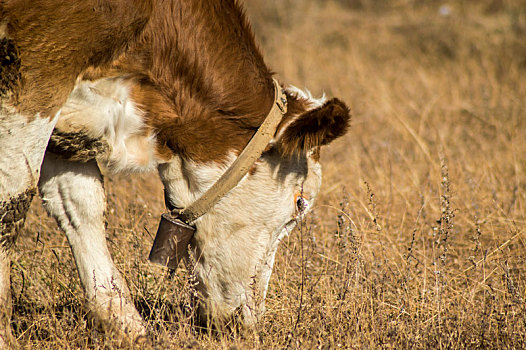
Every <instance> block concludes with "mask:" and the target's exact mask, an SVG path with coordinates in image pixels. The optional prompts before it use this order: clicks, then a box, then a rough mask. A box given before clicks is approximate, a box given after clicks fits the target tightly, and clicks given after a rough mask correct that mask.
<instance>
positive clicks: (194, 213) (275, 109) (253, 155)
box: [172, 79, 287, 224]
mask: <svg viewBox="0 0 526 350" xmlns="http://www.w3.org/2000/svg"><path fill="white" fill-rule="evenodd" d="M273 82H274V102H273V103H272V108H271V109H270V112H269V114H268V115H267V117H266V118H265V120H264V121H263V123H262V124H261V125H260V127H259V128H258V130H257V132H256V133H255V134H254V136H252V138H251V139H250V142H249V143H248V144H247V146H246V147H245V148H244V149H243V151H242V152H241V154H240V155H239V157H237V158H236V160H235V161H234V162H233V163H232V165H230V167H229V168H228V169H227V170H226V171H225V173H224V174H223V175H222V176H221V177H220V178H219V180H217V181H216V182H215V183H214V184H213V185H212V187H210V188H209V189H208V191H206V192H205V193H204V194H203V195H202V196H201V197H200V198H199V199H197V200H196V201H195V202H193V203H192V204H190V205H189V206H188V207H186V208H184V209H174V210H173V211H172V215H173V216H177V217H178V218H179V219H181V220H182V221H184V222H185V223H187V224H192V223H193V222H194V221H195V220H197V219H198V218H200V217H201V216H203V215H204V214H205V213H206V212H207V211H208V210H210V208H212V207H213V206H214V205H215V204H216V203H217V202H218V201H219V200H220V199H221V198H222V197H223V196H224V195H225V194H227V193H228V192H229V191H230V190H231V189H233V188H234V187H236V186H237V184H238V183H239V181H241V179H242V178H243V177H244V176H245V175H246V174H247V173H248V171H249V170H250V167H251V166H252V165H253V164H254V163H255V162H256V160H258V159H259V157H260V156H261V154H262V153H263V151H264V150H265V148H266V147H267V145H268V144H269V142H270V140H272V138H273V137H274V134H275V132H276V129H277V127H278V125H279V123H280V121H281V119H282V118H283V115H285V113H287V96H286V95H285V92H284V91H283V89H282V88H281V86H280V85H279V83H278V82H277V80H276V79H273Z"/></svg>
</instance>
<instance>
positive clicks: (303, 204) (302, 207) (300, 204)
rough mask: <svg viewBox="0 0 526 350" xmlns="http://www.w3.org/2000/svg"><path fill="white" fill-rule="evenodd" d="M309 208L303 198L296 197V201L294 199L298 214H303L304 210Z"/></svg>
mask: <svg viewBox="0 0 526 350" xmlns="http://www.w3.org/2000/svg"><path fill="white" fill-rule="evenodd" d="M308 206H309V203H308V202H307V200H306V199H305V198H303V197H298V199H296V208H297V209H298V211H299V212H300V213H303V212H305V210H307V208H308Z"/></svg>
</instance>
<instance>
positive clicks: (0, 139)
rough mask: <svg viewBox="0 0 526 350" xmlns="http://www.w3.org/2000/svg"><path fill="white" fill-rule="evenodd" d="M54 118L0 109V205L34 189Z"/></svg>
mask: <svg viewBox="0 0 526 350" xmlns="http://www.w3.org/2000/svg"><path fill="white" fill-rule="evenodd" d="M2 102H3V101H2ZM58 114H59V113H57V116H58ZM57 116H55V118H53V119H48V118H41V117H40V115H38V114H37V115H36V116H34V117H32V118H27V117H25V116H22V115H20V114H18V113H16V112H13V111H9V108H8V107H3V108H2V109H0V179H1V181H0V201H1V200H7V199H9V198H10V197H12V196H15V195H17V194H19V193H21V192H24V191H25V190H26V189H27V188H30V187H35V186H36V185H37V182H38V177H39V174H40V165H41V164H42V159H43V157H44V152H45V150H46V146H47V143H48V140H49V137H50V135H51V131H52V130H53V128H54V126H55V123H56V122H57V119H58V118H57Z"/></svg>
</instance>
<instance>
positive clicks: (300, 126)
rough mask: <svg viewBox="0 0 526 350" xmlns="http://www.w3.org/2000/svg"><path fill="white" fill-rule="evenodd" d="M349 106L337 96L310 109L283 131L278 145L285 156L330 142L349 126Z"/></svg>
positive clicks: (342, 133)
mask: <svg viewBox="0 0 526 350" xmlns="http://www.w3.org/2000/svg"><path fill="white" fill-rule="evenodd" d="M349 112H350V111H349V108H348V107H347V106H346V105H345V103H343V102H342V101H340V100H339V99H337V98H334V99H332V100H330V101H328V102H326V103H325V104H324V105H323V106H321V107H318V108H315V109H313V110H310V111H308V112H306V113H304V114H302V115H301V116H299V117H298V118H296V119H295V120H294V121H292V122H291V123H290V124H289V125H288V126H287V127H286V128H285V130H284V131H283V133H282V135H281V137H280V139H279V140H278V142H277V146H278V148H279V150H280V152H281V153H282V154H283V155H284V156H289V157H290V156H292V155H294V154H300V153H303V152H306V151H309V150H311V149H313V148H315V147H320V146H323V145H326V144H329V143H330V142H332V141H333V140H334V139H336V138H338V137H340V136H342V135H344V134H345V133H346V132H347V129H348V127H349V122H350V119H351V116H350V114H349Z"/></svg>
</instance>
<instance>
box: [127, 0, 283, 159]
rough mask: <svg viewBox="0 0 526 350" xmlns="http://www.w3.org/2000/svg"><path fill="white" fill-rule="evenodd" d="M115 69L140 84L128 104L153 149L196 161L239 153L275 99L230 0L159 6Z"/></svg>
mask: <svg viewBox="0 0 526 350" xmlns="http://www.w3.org/2000/svg"><path fill="white" fill-rule="evenodd" d="M117 67H118V68H119V69H121V70H122V71H125V72H128V73H132V74H133V75H135V76H136V77H137V79H138V80H137V81H138V84H137V85H136V86H135V87H134V89H133V99H134V101H136V102H137V103H139V105H140V106H141V108H142V109H143V110H144V111H145V112H146V119H147V123H148V124H149V125H150V126H151V127H153V129H154V130H155V132H156V134H157V140H158V143H159V145H158V148H159V150H158V152H159V153H161V154H170V153H172V154H173V153H177V154H180V155H182V156H183V157H185V158H189V159H192V160H194V161H198V162H208V161H221V160H225V159H226V158H227V156H228V153H229V152H230V151H232V150H234V151H238V152H239V151H240V150H241V149H243V148H244V147H245V146H246V144H247V143H248V141H249V140H250V138H251V137H252V135H253V134H254V133H255V131H256V130H257V128H258V127H259V125H260V124H261V123H262V121H263V119H264V118H265V117H266V115H267V113H268V112H269V111H270V109H271V106H272V101H273V97H274V88H273V84H272V73H271V72H270V70H269V69H268V68H267V67H266V65H265V63H264V61H263V58H262V55H261V54H260V52H259V50H258V48H257V46H256V44H255V41H254V36H253V34H252V31H251V29H250V26H249V25H248V23H247V21H246V18H245V15H244V13H243V11H242V10H241V8H240V6H239V5H238V3H237V2H236V1H212V0H194V1H172V2H162V3H159V4H158V6H156V8H155V10H154V13H153V14H152V18H151V20H150V23H149V24H148V26H147V27H146V29H145V31H144V35H143V37H142V38H141V39H140V40H139V42H138V45H137V46H136V47H135V48H134V49H133V50H130V52H128V53H127V54H126V55H125V56H124V57H122V58H121V59H120V60H119V62H118V63H117Z"/></svg>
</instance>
